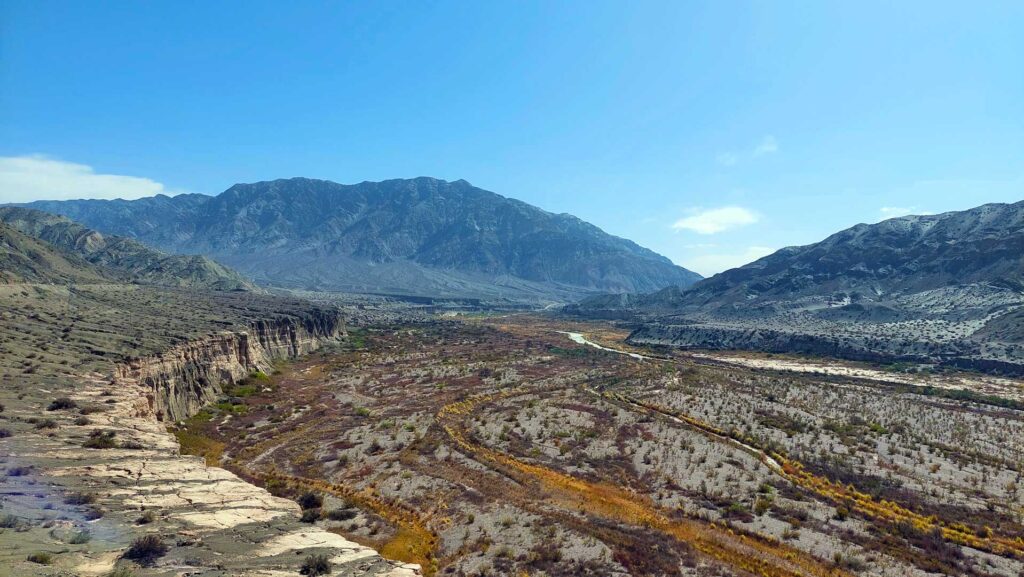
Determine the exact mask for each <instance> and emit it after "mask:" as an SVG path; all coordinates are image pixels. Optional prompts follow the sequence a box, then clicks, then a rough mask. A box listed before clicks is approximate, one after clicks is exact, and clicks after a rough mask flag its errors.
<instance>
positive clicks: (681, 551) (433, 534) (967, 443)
mask: <svg viewBox="0 0 1024 577" xmlns="http://www.w3.org/2000/svg"><path fill="white" fill-rule="evenodd" d="M569 332H576V333H578V334H580V335H584V336H585V338H586V339H589V340H590V341H593V342H594V343H599V344H601V345H605V346H607V347H608V348H614V349H617V350H616V351H609V350H600V349H599V348H597V347H594V346H590V344H589V343H586V342H578V341H581V340H582V339H580V338H579V337H577V338H576V339H575V340H574V339H571V338H570V336H569V335H568V334H567V333H569ZM625 336H626V333H625V332H623V331H621V330H618V329H614V328H611V327H609V326H608V325H602V324H597V323H593V324H588V323H578V322H568V321H562V320H559V319H554V318H548V317H541V316H532V315H505V316H497V315H495V316H486V315H481V316H475V317H462V318H458V319H445V320H437V319H433V320H422V319H420V320H417V321H414V322H406V321H400V320H394V321H393V322H389V323H376V324H367V325H365V326H362V327H360V328H358V329H353V330H351V331H350V332H349V334H348V337H347V338H346V339H345V340H344V341H342V342H341V343H340V344H338V345H335V346H331V347H328V348H324V349H321V351H319V352H316V353H313V354H311V355H308V356H305V357H302V358H301V359H299V360H297V361H294V362H289V363H282V364H280V365H279V366H278V370H277V371H276V372H274V374H269V375H267V374H262V373H260V374H255V375H253V376H251V377H249V378H248V379H246V380H245V381H243V382H241V383H239V384H237V385H235V386H233V387H231V388H229V389H227V390H225V396H224V397H222V398H221V399H220V401H219V402H217V403H216V404H213V405H211V406H208V407H207V408H205V409H204V410H202V411H200V412H199V413H198V414H196V415H194V416H193V417H191V418H190V419H188V420H187V421H183V422H179V423H177V424H176V425H174V426H172V430H173V432H174V433H175V434H176V435H177V437H178V440H179V441H180V443H181V445H182V450H183V451H184V452H190V453H192V454H199V455H202V456H204V457H205V458H206V461H207V462H208V463H209V464H211V465H219V466H223V467H225V468H227V469H228V470H230V471H233V472H235V473H236V474H238V475H239V476H240V477H242V478H244V479H247V480H250V481H252V482H253V483H255V484H258V485H261V486H263V487H265V488H266V489H268V490H269V491H270V492H271V493H273V494H275V495H278V496H284V497H288V498H292V499H297V500H299V502H300V504H301V505H302V507H303V509H304V513H303V521H304V522H306V523H315V524H317V525H319V526H320V527H323V528H326V529H327V530H329V531H331V532H335V533H338V534H340V535H343V536H344V537H346V538H348V539H351V540H353V541H357V542H359V543H362V544H365V545H369V546H372V547H373V548H375V549H376V550H378V551H380V552H381V554H382V555H384V556H385V557H388V558H393V559H399V560H402V561H406V562H412V563H418V564H420V565H421V566H422V567H423V571H424V573H425V574H428V575H430V574H438V575H460V576H461V575H481V576H482V575H708V576H710V575H768V576H786V575H857V574H863V575H889V576H903V575H926V574H931V573H936V572H939V573H943V574H947V575H977V576H983V575H1018V574H1021V572H1022V571H1024V562H1022V560H1024V539H1022V537H1021V536H1022V535H1024V524H1022V515H1024V508H1022V505H1024V493H1022V489H1024V479H1022V475H1024V472H1022V471H1024V413H1022V412H1021V408H1022V404H1021V400H1020V398H1021V393H1022V389H1021V383H1020V382H1017V381H1012V380H1001V379H996V378H991V377H983V376H980V375H974V374H953V373H945V374H941V375H915V376H910V377H908V376H906V375H905V374H903V373H900V374H897V373H894V372H892V371H891V370H884V369H881V368H878V367H875V368H872V367H866V366H856V365H854V364H850V363H840V362H834V363H825V362H821V361H818V362H817V364H813V363H810V362H807V361H805V360H801V359H796V358H784V357H781V356H771V355H753V354H725V353H720V354H714V355H708V354H703V355H702V354H691V353H685V352H679V351H666V350H658V351H643V350H640V349H631V350H630V351H626V352H634V353H644V354H646V355H647V356H648V358H640V357H639V356H637V355H633V356H630V355H625V354H621V352H622V351H623V350H625V349H629V347H628V346H626V345H623V344H622V341H623V339H624V337H625ZM965 383H966V384H968V385H969V386H970V388H971V389H972V390H974V391H983V392H974V393H963V392H960V391H962V389H957V388H949V387H954V386H956V387H962V386H963V385H964V384H965ZM155 514H156V515H160V511H155Z"/></svg>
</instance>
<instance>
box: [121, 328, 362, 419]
mask: <svg viewBox="0 0 1024 577" xmlns="http://www.w3.org/2000/svg"><path fill="white" fill-rule="evenodd" d="M342 333H344V322H343V320H342V318H341V316H340V315H339V314H336V313H333V312H331V311H326V310H318V311H314V312H312V313H309V314H306V315H303V316H299V317H294V316H287V317H279V318H275V319H269V320H262V321H255V322H253V323H250V325H249V327H248V329H247V330H245V331H238V332H224V333H220V334H216V335H210V336H208V337H205V338H201V339H196V340H192V341H188V342H186V343H184V344H182V345H178V346H176V347H173V348H172V349H170V350H168V351H166V352H164V353H160V354H158V355H154V356H150V357H142V358H137V359H131V360H129V361H127V362H124V363H122V364H120V365H118V366H117V368H116V369H115V374H114V378H115V380H116V381H118V382H121V383H132V384H136V385H139V386H142V387H144V388H145V396H146V398H147V399H148V401H149V407H150V410H151V412H152V414H153V415H154V416H155V417H156V418H157V420H161V421H165V420H167V421H177V420H181V419H185V418H188V417H189V416H191V415H193V414H195V413H196V411H198V410H199V409H201V408H202V407H203V406H204V405H207V404H209V403H211V402H213V401H215V400H216V399H217V398H218V397H219V396H220V395H221V394H222V393H223V386H224V385H227V384H233V383H235V382H236V381H237V380H239V379H241V378H244V377H245V376H247V375H249V374H250V373H252V372H253V371H264V372H269V371H270V370H271V367H272V365H273V363H274V361H275V360H278V359H284V358H292V357H295V356H298V355H301V354H304V353H308V352H310V351H313V350H315V349H316V348H318V347H319V346H320V344H321V343H322V342H323V341H324V340H328V339H333V338H335V337H337V336H338V335H340V334H342Z"/></svg>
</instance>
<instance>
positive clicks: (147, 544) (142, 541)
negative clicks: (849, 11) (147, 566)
mask: <svg viewBox="0 0 1024 577" xmlns="http://www.w3.org/2000/svg"><path fill="white" fill-rule="evenodd" d="M166 554H167V544H166V543H164V541H163V539H161V538H160V536H159V535H143V536H142V537H139V538H138V539H136V540H134V541H132V545H131V547H128V550H127V551H125V552H124V557H125V559H134V560H136V561H141V562H143V563H150V562H152V561H153V560H154V559H156V558H157V557H163V556H164V555H166Z"/></svg>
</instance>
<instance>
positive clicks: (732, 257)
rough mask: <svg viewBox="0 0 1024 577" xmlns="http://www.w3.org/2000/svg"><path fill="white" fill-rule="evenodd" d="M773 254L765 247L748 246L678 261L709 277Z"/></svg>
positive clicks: (771, 249) (772, 250)
mask: <svg viewBox="0 0 1024 577" xmlns="http://www.w3.org/2000/svg"><path fill="white" fill-rule="evenodd" d="M773 252H775V249H773V248H769V247H767V246H748V247H746V248H744V249H741V250H738V251H735V252H716V253H708V254H699V255H695V256H688V257H685V258H682V259H680V261H681V262H682V263H683V266H684V267H686V268H688V269H690V270H692V271H694V272H697V273H700V274H701V275H703V276H711V275H713V274H716V273H720V272H722V271H724V270H728V269H731V268H736V267H738V266H743V265H745V264H747V263H750V262H753V261H755V260H757V259H759V258H761V257H763V256H768V255H770V254H771V253H773Z"/></svg>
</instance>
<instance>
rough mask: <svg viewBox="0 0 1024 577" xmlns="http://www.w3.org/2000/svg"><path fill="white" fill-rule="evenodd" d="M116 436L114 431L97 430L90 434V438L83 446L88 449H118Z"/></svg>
mask: <svg viewBox="0 0 1024 577" xmlns="http://www.w3.org/2000/svg"><path fill="white" fill-rule="evenodd" d="M116 434H117V433H115V432H114V431H102V430H100V429H96V430H94V431H93V432H91V433H89V438H88V439H86V440H85V442H84V443H82V446H83V447H85V448H86V449H113V448H115V447H117V442H116V441H114V436H115V435H116Z"/></svg>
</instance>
